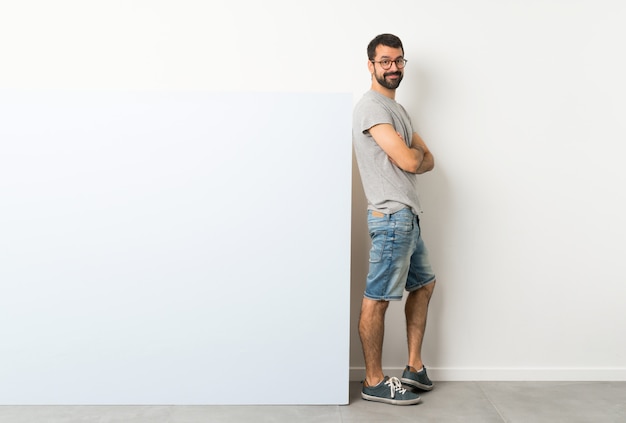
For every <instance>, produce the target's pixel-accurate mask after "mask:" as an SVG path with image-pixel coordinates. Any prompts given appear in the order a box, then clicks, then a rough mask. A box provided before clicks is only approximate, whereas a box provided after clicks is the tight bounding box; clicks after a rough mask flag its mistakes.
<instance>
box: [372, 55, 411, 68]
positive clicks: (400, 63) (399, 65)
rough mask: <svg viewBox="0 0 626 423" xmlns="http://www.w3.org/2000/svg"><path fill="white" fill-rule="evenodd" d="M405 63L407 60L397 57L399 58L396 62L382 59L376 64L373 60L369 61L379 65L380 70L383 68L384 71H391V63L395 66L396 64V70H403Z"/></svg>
mask: <svg viewBox="0 0 626 423" xmlns="http://www.w3.org/2000/svg"><path fill="white" fill-rule="evenodd" d="M407 61H408V60H406V59H405V58H403V57H399V58H397V59H396V60H389V59H384V60H381V61H378V62H377V61H375V60H370V62H372V63H378V64H380V67H381V68H383V69H384V70H389V69H391V64H392V63H395V64H396V67H397V68H398V69H403V68H404V66H406V62H407Z"/></svg>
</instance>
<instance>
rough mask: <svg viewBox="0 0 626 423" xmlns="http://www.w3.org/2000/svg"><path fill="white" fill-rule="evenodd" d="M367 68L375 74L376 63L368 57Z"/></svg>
mask: <svg viewBox="0 0 626 423" xmlns="http://www.w3.org/2000/svg"><path fill="white" fill-rule="evenodd" d="M367 69H368V70H369V71H370V74H372V75H374V64H373V63H372V61H371V60H369V59H367Z"/></svg>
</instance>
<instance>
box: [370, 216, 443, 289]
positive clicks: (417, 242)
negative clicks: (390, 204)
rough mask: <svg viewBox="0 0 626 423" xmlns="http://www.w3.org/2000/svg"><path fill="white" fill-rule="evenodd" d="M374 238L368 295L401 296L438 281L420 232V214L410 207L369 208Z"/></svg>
mask: <svg viewBox="0 0 626 423" xmlns="http://www.w3.org/2000/svg"><path fill="white" fill-rule="evenodd" d="M367 226H368V229H369V233H370V237H371V239H372V248H371V250H370V259H369V273H368V275H367V282H366V286H365V297H366V298H369V299H372V300H384V301H393V300H396V301H397V300H401V299H402V295H403V293H404V290H405V289H406V290H407V291H408V292H411V291H415V290H417V289H419V288H421V287H423V286H424V285H427V284H429V283H432V282H434V281H435V274H434V273H433V269H432V268H431V266H430V262H429V261H428V250H427V249H426V246H425V245H424V241H423V240H422V237H421V236H420V225H419V217H418V216H416V215H415V214H413V212H412V211H411V210H410V209H407V208H405V209H401V210H399V211H397V212H395V213H392V214H383V213H379V212H375V211H372V210H368V213H367Z"/></svg>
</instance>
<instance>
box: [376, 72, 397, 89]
mask: <svg viewBox="0 0 626 423" xmlns="http://www.w3.org/2000/svg"><path fill="white" fill-rule="evenodd" d="M390 75H398V79H387V77H388V76H390ZM374 76H375V77H376V80H377V81H378V83H379V84H380V85H382V86H383V87H385V88H387V89H390V90H395V89H396V88H398V86H399V85H400V82H401V81H402V77H403V76H404V75H402V72H399V71H396V72H386V73H383V74H382V76H381V75H378V74H376V75H374Z"/></svg>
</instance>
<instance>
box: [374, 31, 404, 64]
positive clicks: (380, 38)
mask: <svg viewBox="0 0 626 423" xmlns="http://www.w3.org/2000/svg"><path fill="white" fill-rule="evenodd" d="M381 44H382V45H384V46H387V47H391V48H399V49H402V54H404V47H402V41H400V38H398V37H396V36H395V35H393V34H380V35H377V36H376V37H375V38H374V39H373V40H372V41H370V43H369V44H368V45H367V57H368V58H369V59H370V60H374V59H375V58H376V47H378V46H379V45H381Z"/></svg>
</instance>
